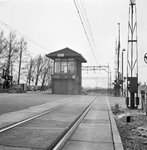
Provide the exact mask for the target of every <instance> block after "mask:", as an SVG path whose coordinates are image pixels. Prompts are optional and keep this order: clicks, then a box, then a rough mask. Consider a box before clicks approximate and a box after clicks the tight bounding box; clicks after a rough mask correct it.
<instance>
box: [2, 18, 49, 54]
mask: <svg viewBox="0 0 147 150" xmlns="http://www.w3.org/2000/svg"><path fill="white" fill-rule="evenodd" d="M0 24H1V25H3V26H5V27H6V28H8V29H10V30H13V31H15V32H17V33H18V34H19V35H21V36H23V37H25V38H26V39H27V40H29V41H30V42H32V43H34V44H36V45H38V46H39V47H41V48H42V49H45V50H47V51H49V50H48V49H47V48H45V47H44V46H42V45H41V44H39V43H37V42H35V41H34V40H32V39H31V38H29V37H28V36H26V35H24V34H23V33H21V32H19V31H18V30H16V29H14V28H12V27H10V26H9V25H7V24H6V23H4V22H2V21H0ZM32 54H33V53H32Z"/></svg>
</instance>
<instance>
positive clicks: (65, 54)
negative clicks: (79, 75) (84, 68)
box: [46, 47, 87, 63]
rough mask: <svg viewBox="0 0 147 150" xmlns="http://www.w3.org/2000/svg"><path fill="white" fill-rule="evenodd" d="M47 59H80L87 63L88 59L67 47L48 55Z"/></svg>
mask: <svg viewBox="0 0 147 150" xmlns="http://www.w3.org/2000/svg"><path fill="white" fill-rule="evenodd" d="M46 57H48V58H50V59H53V60H54V59H55V58H75V59H78V60H79V61H81V62H83V63H86V62H87V61H86V59H85V58H84V57H83V56H82V55H81V54H80V53H77V52H76V51H74V50H72V49H70V48H68V47H66V48H64V49H61V50H58V51H55V52H52V53H49V54H46Z"/></svg>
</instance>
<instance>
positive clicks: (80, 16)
mask: <svg viewBox="0 0 147 150" xmlns="http://www.w3.org/2000/svg"><path fill="white" fill-rule="evenodd" d="M74 4H75V7H76V9H77V12H78V15H79V18H80V21H81V24H82V27H83V29H84V32H85V35H86V38H87V40H88V43H89V46H90V49H91V51H92V54H93V57H94V59H95V62H96V64H97V66H98V62H97V59H96V56H95V54H94V51H93V48H92V44H91V42H90V39H89V36H88V33H87V30H86V27H85V25H84V22H83V19H82V15H81V13H80V11H79V8H78V5H77V3H76V0H74Z"/></svg>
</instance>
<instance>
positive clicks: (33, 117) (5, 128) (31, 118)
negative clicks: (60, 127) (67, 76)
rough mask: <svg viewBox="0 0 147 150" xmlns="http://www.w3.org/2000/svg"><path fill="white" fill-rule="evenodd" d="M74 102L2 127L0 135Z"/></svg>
mask: <svg viewBox="0 0 147 150" xmlns="http://www.w3.org/2000/svg"><path fill="white" fill-rule="evenodd" d="M76 99H77V98H76ZM74 101H75V100H73V101H71V102H69V103H66V104H62V105H59V106H56V107H54V108H50V109H48V110H46V111H44V112H42V113H39V114H37V115H34V116H32V117H29V118H27V119H24V120H21V121H19V122H17V123H13V124H11V125H8V126H6V127H2V128H0V133H2V132H5V131H7V130H10V129H12V128H14V127H17V126H19V125H21V124H23V123H26V122H29V121H31V120H33V119H36V118H38V117H40V116H43V115H45V114H47V113H49V112H52V111H54V110H56V109H59V108H61V107H64V106H66V105H68V104H70V103H72V102H74Z"/></svg>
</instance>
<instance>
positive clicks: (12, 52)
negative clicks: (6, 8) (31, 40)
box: [7, 31, 18, 74]
mask: <svg viewBox="0 0 147 150" xmlns="http://www.w3.org/2000/svg"><path fill="white" fill-rule="evenodd" d="M7 49H8V56H7V58H8V60H7V73H8V74H10V65H11V63H13V62H14V61H15V60H16V58H17V57H18V55H17V54H18V42H17V40H16V34H15V32H12V31H11V32H10V34H9V36H8V38H7Z"/></svg>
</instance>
